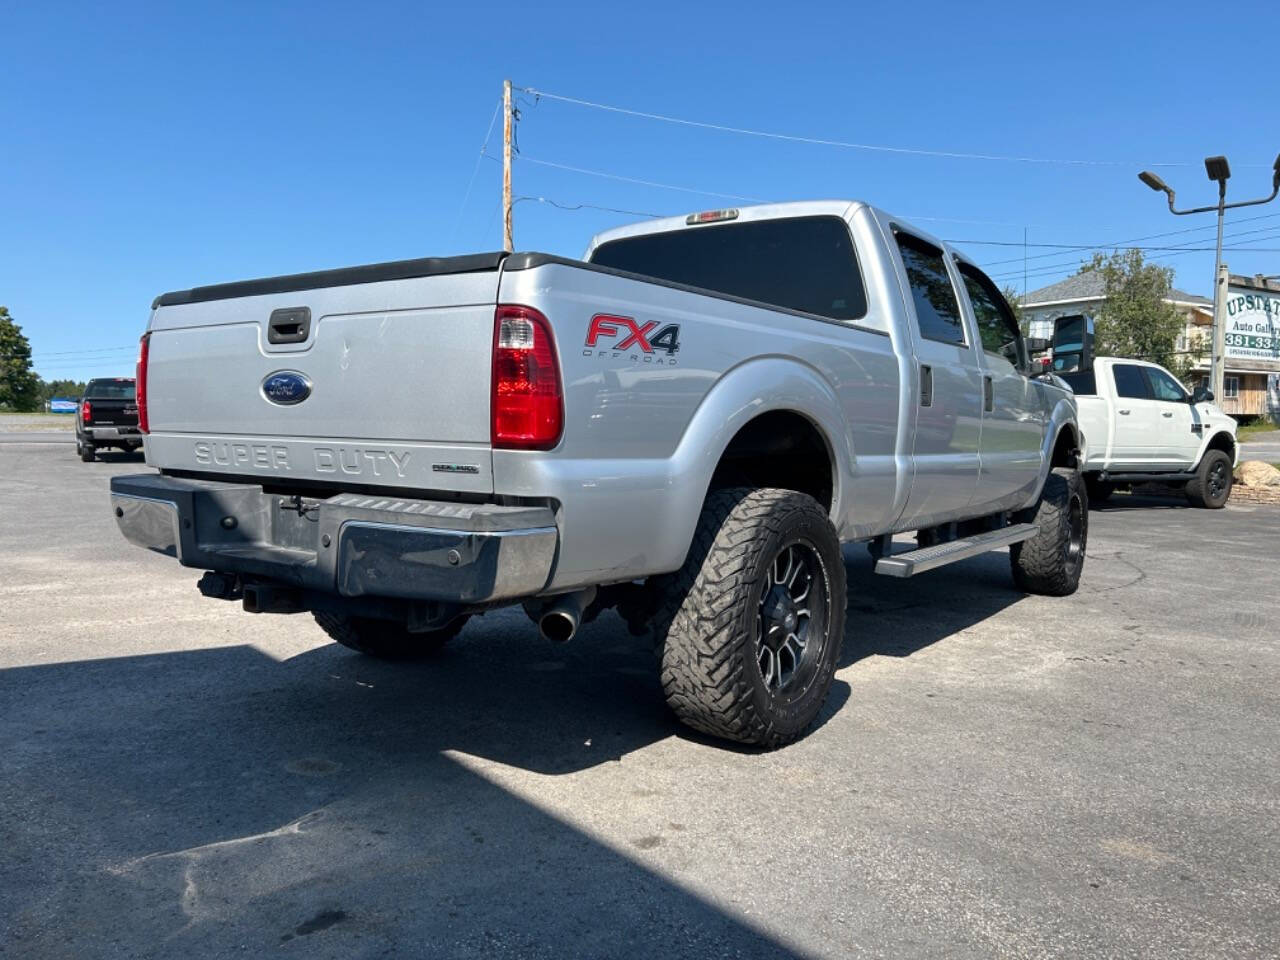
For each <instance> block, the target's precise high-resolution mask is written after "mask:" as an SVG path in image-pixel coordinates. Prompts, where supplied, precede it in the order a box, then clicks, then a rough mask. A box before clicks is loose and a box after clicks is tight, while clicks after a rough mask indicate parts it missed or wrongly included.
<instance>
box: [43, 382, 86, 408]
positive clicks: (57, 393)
mask: <svg viewBox="0 0 1280 960" xmlns="http://www.w3.org/2000/svg"><path fill="white" fill-rule="evenodd" d="M84 388H85V382H84V381H83V380H43V379H42V380H41V381H40V402H41V403H48V402H49V401H50V400H52V399H53V398H54V397H62V398H64V399H66V400H75V399H78V398H79V397H82V396H84Z"/></svg>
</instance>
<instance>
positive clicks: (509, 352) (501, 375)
mask: <svg viewBox="0 0 1280 960" xmlns="http://www.w3.org/2000/svg"><path fill="white" fill-rule="evenodd" d="M491 410H492V425H493V426H492V440H493V445H494V446H495V447H507V448H515V449H519V450H550V449H551V448H552V447H554V446H555V445H556V444H557V443H558V442H559V441H560V433H561V430H562V429H563V427H564V395H563V391H562V390H561V389H560V369H559V367H558V366H557V364H556V347H555V342H554V341H553V340H552V337H551V324H550V323H548V322H547V318H546V317H544V316H543V315H542V314H540V313H539V312H538V311H537V310H534V309H533V308H532V307H517V306H510V305H503V306H500V307H498V310H497V313H496V315H495V317H494V324H493V397H492V404H491Z"/></svg>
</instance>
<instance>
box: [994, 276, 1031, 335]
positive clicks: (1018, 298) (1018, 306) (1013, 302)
mask: <svg viewBox="0 0 1280 960" xmlns="http://www.w3.org/2000/svg"><path fill="white" fill-rule="evenodd" d="M1000 293H1001V295H1003V296H1004V299H1005V301H1006V302H1007V303H1008V304H1009V309H1010V310H1012V311H1013V318H1014V319H1015V320H1017V321H1018V329H1019V330H1021V331H1022V335H1023V336H1024V337H1025V336H1027V329H1028V326H1029V321H1027V320H1026V319H1024V318H1023V316H1022V294H1020V293H1018V291H1017V289H1016V288H1015V287H1013V286H1012V285H1006V286H1005V288H1004V289H1003V290H1001V291H1000Z"/></svg>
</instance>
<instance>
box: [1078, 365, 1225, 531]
mask: <svg viewBox="0 0 1280 960" xmlns="http://www.w3.org/2000/svg"><path fill="white" fill-rule="evenodd" d="M1058 375H1059V376H1060V377H1061V378H1062V379H1063V380H1065V381H1066V382H1067V383H1068V384H1069V385H1070V386H1071V389H1072V390H1074V391H1075V395H1076V403H1077V405H1078V407H1079V411H1080V413H1079V417H1080V427H1081V430H1082V431H1083V432H1084V445H1083V451H1082V457H1081V468H1082V469H1083V470H1084V478H1085V483H1086V484H1087V486H1088V488H1089V500H1090V502H1091V503H1101V502H1102V501H1103V500H1106V499H1107V498H1108V497H1109V496H1111V494H1112V492H1114V491H1115V489H1116V487H1118V486H1127V485H1132V484H1135V483H1149V482H1163V483H1172V484H1185V488H1186V491H1187V498H1188V499H1189V500H1190V501H1191V502H1192V503H1193V504H1195V505H1196V506H1197V507H1208V508H1210V509H1215V510H1216V509H1218V508H1220V507H1222V506H1224V505H1225V504H1226V502H1227V498H1228V497H1229V496H1230V495H1231V477H1232V470H1233V467H1234V466H1235V464H1236V460H1237V457H1238V448H1237V445H1236V422H1235V420H1233V419H1232V418H1231V417H1229V416H1228V415H1227V414H1225V413H1223V412H1222V411H1221V410H1220V409H1218V408H1217V407H1216V406H1214V405H1213V402H1212V401H1213V393H1212V392H1210V391H1207V390H1204V389H1203V388H1198V389H1197V390H1196V391H1195V392H1194V393H1189V392H1188V391H1187V389H1186V388H1185V387H1183V386H1182V384H1181V383H1179V382H1178V380H1177V378H1176V377H1174V375H1173V374H1171V373H1170V372H1169V371H1168V370H1166V369H1165V368H1164V367H1161V366H1158V365H1157V364H1154V363H1147V362H1146V361H1143V360H1124V359H1120V358H1116V357H1098V358H1096V359H1095V360H1094V361H1093V369H1091V370H1086V371H1080V372H1071V373H1060V374H1058Z"/></svg>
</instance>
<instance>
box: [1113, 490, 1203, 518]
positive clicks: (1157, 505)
mask: <svg viewBox="0 0 1280 960" xmlns="http://www.w3.org/2000/svg"><path fill="white" fill-rule="evenodd" d="M1089 509H1090V510H1091V511H1094V512H1097V513H1124V512H1125V511H1127V510H1196V509H1199V508H1197V507H1193V506H1192V505H1191V503H1190V502H1189V501H1188V500H1187V496H1186V494H1185V493H1183V492H1182V491H1181V490H1170V491H1168V492H1167V493H1164V492H1160V491H1155V490H1144V491H1142V492H1141V493H1113V494H1112V495H1111V496H1110V497H1109V498H1107V499H1106V500H1104V501H1103V502H1101V503H1094V502H1092V501H1090V503H1089Z"/></svg>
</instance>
